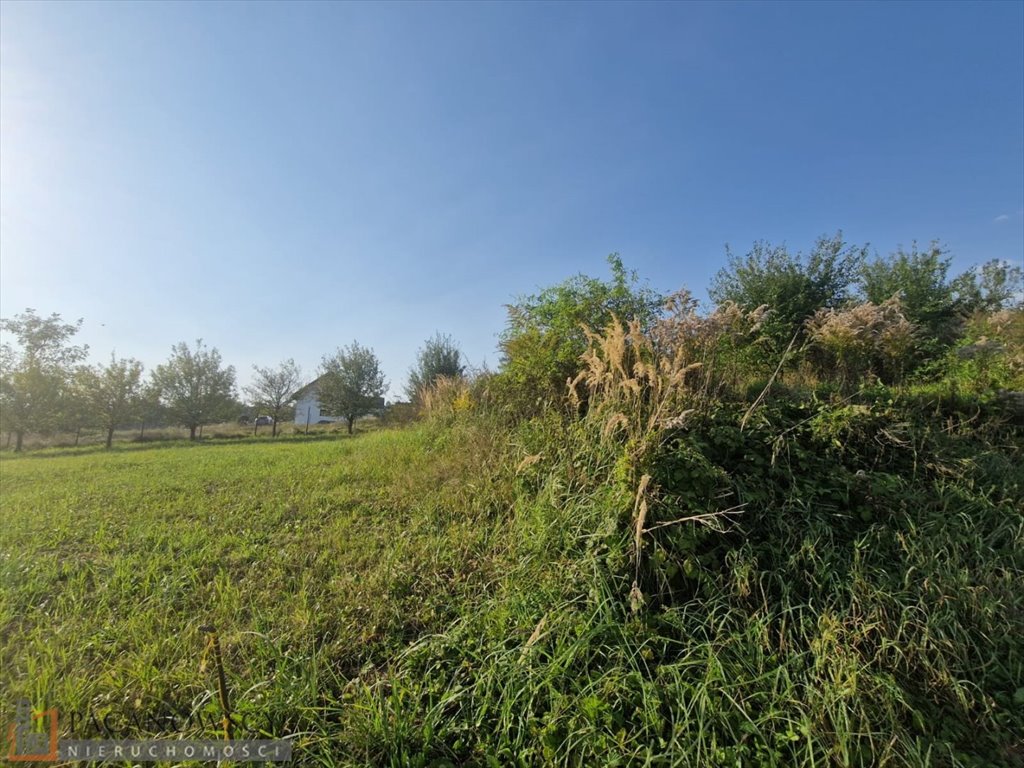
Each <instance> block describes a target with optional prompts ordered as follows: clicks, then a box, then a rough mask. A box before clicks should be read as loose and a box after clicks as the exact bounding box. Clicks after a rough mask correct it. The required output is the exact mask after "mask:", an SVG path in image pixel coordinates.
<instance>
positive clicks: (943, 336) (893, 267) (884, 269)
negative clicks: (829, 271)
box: [860, 242, 980, 351]
mask: <svg viewBox="0 0 1024 768" xmlns="http://www.w3.org/2000/svg"><path fill="white" fill-rule="evenodd" d="M952 262H953V259H952V257H950V256H949V255H948V252H947V251H946V250H945V249H944V248H942V246H940V245H939V244H938V243H937V242H932V243H931V245H930V246H929V247H928V248H927V249H926V250H918V247H917V243H912V244H911V247H910V250H909V251H905V250H903V248H902V247H901V248H899V249H897V251H896V252H895V253H893V254H891V255H890V256H889V257H887V258H876V259H874V260H873V261H871V262H865V263H864V265H863V266H862V268H861V274H860V291H861V293H862V294H863V296H864V298H865V299H867V300H868V301H870V302H872V303H874V304H882V303H884V302H885V301H887V300H889V299H891V298H892V297H893V296H896V297H898V298H899V300H900V307H901V308H902V311H903V314H904V316H906V318H907V319H908V320H909V321H910V322H912V323H914V324H915V325H917V326H918V328H920V332H921V341H922V346H921V348H922V349H924V350H926V351H927V350H930V349H933V348H935V347H939V348H941V347H944V346H948V345H949V344H951V343H952V342H953V341H955V340H956V337H957V335H958V334H959V332H960V329H961V327H962V324H963V319H964V317H965V316H966V315H967V314H968V313H969V312H970V311H972V309H973V306H972V304H973V303H974V301H975V300H978V299H980V296H979V294H978V293H977V288H976V285H975V283H974V279H973V277H972V276H963V275H961V276H960V277H959V278H956V279H953V280H951V279H950V278H949V269H950V266H951V265H952Z"/></svg>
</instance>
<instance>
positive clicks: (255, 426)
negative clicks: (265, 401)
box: [252, 419, 259, 437]
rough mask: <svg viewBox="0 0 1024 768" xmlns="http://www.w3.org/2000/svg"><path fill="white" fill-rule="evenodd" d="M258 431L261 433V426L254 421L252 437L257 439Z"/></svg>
mask: <svg viewBox="0 0 1024 768" xmlns="http://www.w3.org/2000/svg"><path fill="white" fill-rule="evenodd" d="M258 431H259V425H258V424H257V423H256V420H255V419H253V422H252V436H253V437H256V433H257V432H258Z"/></svg>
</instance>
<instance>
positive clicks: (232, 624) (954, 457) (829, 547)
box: [0, 409, 1024, 766]
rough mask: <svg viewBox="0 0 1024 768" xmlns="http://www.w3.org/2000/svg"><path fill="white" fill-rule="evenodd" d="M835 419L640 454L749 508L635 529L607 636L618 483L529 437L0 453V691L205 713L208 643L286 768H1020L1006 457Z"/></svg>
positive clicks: (411, 436) (1021, 614)
mask: <svg viewBox="0 0 1024 768" xmlns="http://www.w3.org/2000/svg"><path fill="white" fill-rule="evenodd" d="M848 410H849V409H847V410H842V409H840V410H837V411H835V412H832V411H829V412H826V413H825V414H824V415H823V416H819V417H817V418H816V419H814V420H812V421H810V422H807V421H806V420H805V419H804V414H803V413H798V414H796V415H793V416H792V417H791V421H788V422H785V423H782V424H779V423H776V424H773V423H771V418H768V417H766V418H765V420H764V423H763V424H762V425H761V426H760V427H758V428H756V429H748V431H747V432H746V433H744V435H745V436H741V435H740V434H739V433H738V430H737V428H736V426H735V423H734V420H733V419H732V416H731V415H729V414H726V415H725V416H722V417H721V418H719V417H715V418H714V419H711V420H710V421H709V422H708V424H707V425H704V426H702V427H699V428H696V427H695V428H694V429H693V430H691V431H690V432H689V433H685V434H682V435H681V436H679V437H678V438H677V441H676V442H672V443H670V444H666V447H665V452H664V455H662V456H661V457H660V458H659V460H658V461H659V464H658V466H659V471H664V472H665V473H667V474H666V475H665V477H661V478H660V479H659V481H658V482H659V483H660V484H661V485H662V486H663V487H664V488H665V489H666V490H665V492H666V493H669V492H671V493H673V494H676V498H677V500H678V503H689V502H687V498H688V497H687V494H689V495H690V497H692V499H691V500H692V501H693V502H694V503H697V502H699V501H700V500H701V499H706V498H708V497H709V490H710V491H714V489H715V487H717V484H721V483H725V484H726V486H727V487H728V488H731V492H732V493H734V494H736V495H738V496H739V497H740V499H741V500H743V501H745V502H746V503H748V505H749V506H748V513H747V516H746V518H745V519H744V522H743V523H742V525H743V526H744V529H743V530H742V531H741V530H740V529H734V530H733V531H732V532H725V533H721V534H710V533H708V532H706V531H705V532H703V533H701V534H700V535H695V536H691V534H690V533H687V531H688V530H692V528H680V527H669V528H666V529H664V530H662V531H660V532H659V533H658V534H657V535H654V536H651V537H650V539H651V540H650V541H649V542H648V543H647V544H645V551H646V552H647V559H648V566H645V567H649V568H650V570H651V576H650V579H649V580H648V582H645V585H646V584H650V585H651V586H650V587H648V586H645V589H646V590H647V592H648V600H649V601H650V602H649V605H648V609H647V610H644V611H640V612H638V613H633V612H631V610H630V607H629V601H628V600H627V599H626V595H627V593H628V591H629V582H630V580H631V579H632V577H633V576H632V573H633V571H632V566H631V565H630V562H629V541H630V539H631V535H630V530H629V514H630V509H631V508H632V495H631V494H632V489H631V488H630V486H629V484H628V483H623V482H621V478H619V479H617V477H618V476H619V474H620V473H621V467H620V462H618V460H617V459H615V456H614V455H613V454H610V455H606V456H604V457H603V458H602V455H601V454H600V452H598V451H595V450H593V449H592V448H591V446H592V445H593V437H592V436H589V435H587V434H574V433H573V432H572V430H571V429H570V431H569V432H566V431H564V430H565V427H564V426H560V425H558V424H557V423H555V422H551V423H544V422H538V423H534V424H529V423H528V424H524V425H522V427H521V428H520V429H519V430H517V431H516V432H514V433H513V434H512V435H511V440H509V441H508V442H509V447H507V448H506V447H505V440H504V438H503V437H501V436H500V435H498V433H496V432H495V431H493V430H490V429H488V426H487V425H486V424H482V423H474V421H473V420H472V419H468V420H466V421H464V422H456V423H454V424H453V425H451V426H450V427H449V428H448V429H443V430H432V429H431V428H428V427H417V428H415V429H411V430H407V431H401V432H380V433H374V434H370V435H366V436H362V437H359V438H357V439H355V440H348V439H344V438H342V439H330V440H321V441H309V442H304V441H300V440H294V441H282V442H280V443H278V444H268V443H266V442H258V443H253V444H245V445H237V444H236V445H229V444H221V445H216V444H212V445H211V444H206V445H200V446H187V445H176V446H173V447H161V448H146V449H139V448H132V449H121V450H117V451H115V452H113V453H111V454H102V453H88V454H82V455H66V456H60V455H46V454H36V455H31V456H27V457H24V458H17V459H6V458H5V459H4V460H3V461H2V463H0V471H2V480H3V496H2V500H0V511H2V516H3V519H4V521H5V526H4V527H3V529H2V532H0V553H2V559H0V569H2V570H0V583H2V584H3V591H2V592H0V594H2V599H3V603H2V607H0V626H2V627H3V647H2V655H0V661H2V669H0V686H2V688H3V690H4V691H5V693H6V692H7V691H11V692H12V693H13V694H15V695H28V696H30V697H33V698H34V699H35V700H36V703H37V704H43V703H47V704H52V703H54V702H56V703H57V704H58V705H59V706H61V707H64V708H67V709H72V708H79V707H82V706H84V705H85V703H87V702H91V704H92V705H93V706H94V707H97V708H99V709H101V710H102V709H103V708H104V707H109V708H113V709H114V710H117V711H123V710H126V709H129V710H130V709H131V708H132V707H133V706H134V705H135V702H136V700H139V701H140V702H141V703H142V705H143V706H144V707H153V706H155V705H156V703H157V702H161V701H164V702H174V703H177V704H179V705H180V704H187V705H194V704H197V703H198V704H199V705H202V704H203V702H207V701H208V700H209V698H210V696H211V691H212V690H213V681H212V679H211V675H210V674H209V673H200V672H199V669H198V667H199V656H200V654H201V649H202V638H201V636H200V633H199V632H198V626H199V625H200V624H201V623H203V622H205V621H213V622H215V623H216V624H217V625H218V626H220V627H221V628H222V631H223V633H224V643H225V647H226V650H227V655H228V666H229V673H230V675H229V676H230V679H231V684H232V687H233V689H234V690H235V691H236V698H237V699H238V701H239V707H240V708H241V709H248V710H250V711H253V712H259V713H261V714H264V715H266V714H270V715H271V716H272V719H274V720H276V721H278V727H277V732H278V733H296V732H300V731H301V732H306V735H304V736H301V737H299V739H298V743H299V752H298V755H299V760H298V763H299V764H321V765H360V764H389V765H445V764H472V765H511V764H521V765H540V764H564V765H593V764H604V765H633V764H636V765H644V764H646V765H680V766H684V765H702V766H703V765H721V766H726V765H729V766H733V765H865V766H867V765H876V764H891V765H993V764H997V765H998V764H1004V765H1017V764H1019V762H1020V758H1021V756H1024V751H1022V746H1021V745H1022V742H1021V740H1020V733H1019V731H1020V730H1021V728H1022V725H1024V714H1022V708H1021V703H1020V702H1015V701H1014V697H1015V696H1018V697H1019V695H1020V694H1021V693H1024V691H1019V690H1018V689H1019V688H1021V687H1022V686H1024V649H1022V643H1021V641H1020V637H1021V636H1024V594H1022V592H1024V590H1021V589H1020V586H1021V574H1022V572H1024V562H1022V559H1021V558H1022V555H1021V551H1022V545H1024V525H1022V521H1024V504H1022V503H1021V501H1022V489H1024V477H1022V473H1021V471H1020V465H1019V461H1017V459H1016V458H1014V457H1016V456H1018V455H1019V450H1018V447H1014V446H1012V445H1009V444H1007V446H1006V447H1004V448H1000V449H994V450H988V451H986V452H985V453H984V454H981V453H977V451H978V449H979V446H980V445H981V444H980V443H977V441H975V440H974V438H972V437H970V435H969V434H966V433H965V434H966V436H965V437H964V438H963V439H962V440H961V441H960V442H956V441H952V438H945V437H941V436H940V437H941V440H943V441H946V442H943V443H942V445H941V451H942V452H943V453H944V456H945V458H944V459H943V460H942V461H939V460H937V459H936V457H935V455H933V453H929V452H928V451H926V450H925V445H924V443H923V442H922V443H920V445H918V444H917V443H916V442H915V443H913V445H912V446H911V447H906V446H905V445H904V443H905V442H906V441H905V440H904V439H903V438H899V435H897V436H896V437H897V438H898V440H897V442H894V443H892V444H886V445H881V443H880V442H879V441H880V440H882V442H884V440H883V436H884V435H887V434H890V433H892V430H893V429H894V428H895V427H896V426H898V424H899V423H900V422H901V419H902V418H903V417H902V415H900V414H888V413H887V412H885V411H884V409H883V411H882V412H879V413H877V414H876V413H874V412H873V411H872V412H870V413H868V412H864V411H861V410H856V411H852V412H847V411H848ZM709 418H710V417H709ZM787 424H802V425H803V426H800V427H799V428H797V429H795V431H790V432H789V433H788V436H787V438H786V440H787V442H786V444H785V446H784V447H783V448H782V449H781V451H782V452H781V454H779V453H778V451H779V450H780V449H779V445H778V444H777V443H773V441H772V439H771V438H772V436H773V435H776V434H778V433H779V432H780V431H782V430H783V428H784V427H785V426H786V425H787ZM893 434H895V433H893ZM899 434H905V433H899ZM922 434H923V433H922ZM496 435H498V436H496ZM938 439H940V438H938V437H936V438H930V437H929V438H927V441H934V440H938ZM574 441H577V443H578V444H577V446H576V447H574V445H573V444H574ZM950 441H952V442H950ZM580 446H582V447H580ZM853 446H862V447H861V448H858V449H857V450H854V449H853ZM506 450H507V451H510V453H504V451H506ZM929 450H931V449H929ZM935 450H939V449H935ZM873 452H874V453H873ZM776 454H778V455H776ZM524 456H531V457H533V458H531V459H530V460H529V461H527V462H523V463H522V464H520V462H519V460H520V459H522V458H523V457H524ZM769 462H771V464H772V468H769ZM716 464H717V465H720V466H721V467H727V468H728V469H729V472H728V473H724V472H723V471H722V470H720V469H717V468H716V466H715V465H716ZM783 466H784V468H785V472H784V473H782V475H784V479H780V478H782V475H780V471H781V469H782V468H783ZM517 467H518V468H517ZM883 467H887V468H889V469H890V470H891V471H888V472H886V471H882V468H883ZM917 467H920V468H919V469H918V468H917ZM864 468H867V469H868V470H869V474H868V477H867V479H866V480H865V479H864V475H863V473H862V470H863V469H864ZM872 468H874V469H872ZM676 476H678V479H676ZM769 478H773V479H769ZM627 479H628V478H627ZM702 484H707V488H705V487H704V485H702ZM664 511H665V512H666V513H669V512H671V511H672V509H670V508H666V510H664ZM655 513H656V510H652V515H653V514H655ZM652 519H654V518H652ZM659 580H660V581H659ZM658 584H661V589H662V593H661V594H660V595H659V594H657V591H658V590H657V589H655V587H656V586H657V585H658ZM7 696H8V697H10V698H13V696H10V694H7ZM6 703H7V702H6V701H5V702H4V704H6ZM211 706H212V705H211Z"/></svg>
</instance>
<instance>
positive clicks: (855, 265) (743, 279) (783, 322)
mask: <svg viewBox="0 0 1024 768" xmlns="http://www.w3.org/2000/svg"><path fill="white" fill-rule="evenodd" d="M866 252H867V249H866V248H865V247H857V246H851V245H848V244H847V243H846V242H844V240H843V234H842V232H837V233H836V234H835V235H834V236H832V237H824V236H823V237H820V238H818V241H817V242H816V243H815V244H814V248H812V249H811V251H810V253H807V254H803V253H797V254H795V255H794V254H791V253H790V252H789V251H788V250H787V249H786V247H785V246H772V245H769V244H768V243H766V242H763V241H762V242H757V243H754V247H753V248H752V249H751V250H750V251H749V252H748V253H747V254H746V255H745V256H742V257H741V256H736V255H735V254H733V253H732V252H731V251H729V250H728V249H727V251H726V253H727V258H728V263H727V265H726V266H725V267H723V268H722V269H721V270H719V272H718V274H717V275H715V277H714V278H713V280H712V283H711V287H710V289H709V291H708V293H709V294H710V296H711V298H712V299H714V300H715V301H716V302H718V303H719V304H722V303H725V302H728V301H731V302H734V303H736V304H738V305H739V306H741V307H742V308H744V309H746V310H752V309H756V308H758V307H761V306H767V307H768V309H769V311H770V313H771V314H770V316H769V318H768V320H767V321H766V322H765V324H764V333H765V335H766V336H767V337H768V338H770V339H771V340H772V341H773V342H774V345H775V347H776V348H777V349H780V348H784V347H785V345H787V344H788V343H789V341H790V340H791V339H792V338H793V337H794V336H798V337H799V336H801V335H802V334H803V333H804V323H806V321H807V320H808V319H809V318H810V317H812V316H813V315H814V313H815V312H817V311H818V310H819V309H822V308H824V309H832V308H836V307H839V306H841V305H842V304H843V302H845V301H846V299H847V297H848V295H849V289H850V286H851V284H852V283H853V281H854V279H855V278H856V276H857V273H858V271H859V270H860V266H861V264H862V263H863V261H864V257H865V254H866Z"/></svg>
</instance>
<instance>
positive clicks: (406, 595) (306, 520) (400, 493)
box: [0, 431, 492, 759]
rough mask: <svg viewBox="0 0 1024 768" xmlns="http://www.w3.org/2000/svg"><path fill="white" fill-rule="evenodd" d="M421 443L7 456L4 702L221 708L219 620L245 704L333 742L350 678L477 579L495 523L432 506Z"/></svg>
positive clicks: (0, 566) (305, 443) (433, 618)
mask: <svg viewBox="0 0 1024 768" xmlns="http://www.w3.org/2000/svg"><path fill="white" fill-rule="evenodd" d="M428 450H430V445H429V441H428V438H427V436H426V435H425V434H424V433H423V432H422V431H419V432H417V431H402V432H387V433H384V432H378V433H374V434H369V435H363V436H358V437H356V438H354V439H350V438H346V437H338V436H331V437H328V436H324V437H322V438H320V439H313V438H310V439H308V440H299V439H293V440H282V441H279V442H270V441H266V440H262V441H257V442H251V443H239V442H237V441H232V442H230V443H228V442H224V443H219V444H218V443H209V442H207V443H202V444H199V445H189V444H187V443H173V444H172V443H166V444H159V445H151V446H131V447H128V446H118V449H117V450H115V451H112V452H109V453H105V452H88V451H82V452H74V451H49V452H47V451H43V452H38V453H33V454H30V455H26V456H24V457H19V458H11V457H9V456H5V457H4V458H3V460H2V462H0V471H2V496H0V498H2V501H0V509H2V515H0V518H2V520H3V526H2V528H0V584H2V585H3V589H2V590H0V627H2V628H3V633H2V638H3V641H2V646H0V689H2V690H3V692H4V702H3V703H4V705H5V706H6V707H8V708H9V707H10V706H12V705H13V702H14V700H15V699H17V698H21V697H28V698H30V699H31V700H32V701H33V703H34V704H36V705H43V704H46V705H47V706H54V705H56V706H58V707H59V708H61V709H62V710H64V711H81V710H85V709H91V710H94V711H97V712H99V713H101V714H102V713H103V712H115V713H118V714H117V716H118V718H122V717H123V716H126V713H131V712H132V711H133V710H141V711H152V710H159V709H161V708H166V707H167V706H172V707H174V708H175V709H176V710H180V709H182V708H185V709H195V708H197V707H198V708H199V709H200V711H213V710H214V709H215V705H214V703H213V702H212V701H211V700H210V699H211V695H212V692H213V691H215V684H214V677H213V673H212V672H209V671H208V672H200V659H201V656H202V653H203V650H204V636H203V634H202V633H201V632H200V630H199V627H200V626H201V625H203V624H204V623H213V624H215V625H216V626H217V628H218V629H219V630H220V633H221V636H222V642H223V645H224V648H225V653H226V665H227V671H228V676H229V681H230V685H231V688H232V689H233V692H234V698H235V701H236V705H235V706H236V708H237V709H238V710H239V711H242V712H251V713H254V716H256V717H257V718H263V717H266V718H267V719H269V721H270V722H272V723H274V724H275V727H276V729H277V731H278V733H279V735H284V734H294V733H296V732H299V731H300V730H307V731H308V730H313V732H312V733H309V734H308V735H305V736H300V737H298V738H297V739H296V743H297V747H298V751H297V754H298V755H300V756H301V755H305V756H306V759H311V758H310V757H309V755H310V754H312V753H318V752H322V753H323V754H331V753H332V752H334V750H333V749H332V748H331V747H330V746H323V745H320V746H318V742H320V741H323V740H325V739H330V738H331V731H332V728H331V727H329V725H328V723H326V722H325V721H324V720H323V718H324V717H325V710H324V707H325V706H326V705H328V704H332V703H336V697H339V696H340V694H341V690H342V688H343V686H344V682H345V681H346V680H347V679H348V678H351V677H354V676H355V675H356V673H358V671H359V670H360V669H361V668H363V667H365V666H366V665H368V664H377V665H381V664H385V663H386V662H387V660H388V659H389V658H390V656H391V655H393V654H394V653H395V652H397V651H398V650H400V649H401V648H403V647H404V646H405V645H406V644H407V643H408V642H409V641H410V640H412V639H414V638H417V637H419V636H421V635H422V634H423V633H425V632H429V631H432V630H435V631H436V630H439V629H441V628H442V627H443V626H444V625H445V624H446V623H447V622H449V621H450V620H451V619H452V618H453V616H454V615H455V614H456V612H457V611H458V610H459V608H460V606H461V605H462V603H463V602H464V600H465V596H466V595H467V594H470V593H475V592H478V591H479V590H481V589H482V587H483V585H482V584H481V583H480V582H481V580H482V579H486V578H487V569H486V568H485V567H483V565H482V563H481V554H480V553H481V552H485V553H486V552H487V551H489V550H488V545H487V539H488V536H489V535H491V533H492V531H490V529H488V528H485V527H479V526H471V525H469V526H467V525H465V524H464V520H460V519H452V518H451V517H450V516H447V515H443V514H439V513H438V511H437V509H436V508H435V506H436V505H435V503H434V499H435V495H434V494H432V493H431V489H433V490H435V491H438V490H442V489H443V486H444V484H445V482H446V478H445V477H441V476H432V475H431V474H430V467H431V464H430V463H429V462H427V461H426V460H425V459H426V455H427V452H428ZM204 708H205V709H204ZM8 714H9V713H8ZM76 735H77V734H76Z"/></svg>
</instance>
